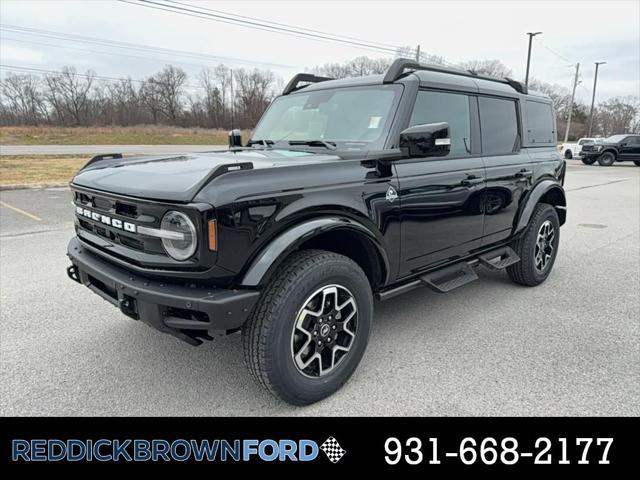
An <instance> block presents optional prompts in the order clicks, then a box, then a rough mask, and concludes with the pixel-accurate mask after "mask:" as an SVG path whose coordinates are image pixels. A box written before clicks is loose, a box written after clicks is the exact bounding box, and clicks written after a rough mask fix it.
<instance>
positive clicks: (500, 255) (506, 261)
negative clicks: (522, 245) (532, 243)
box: [478, 247, 520, 270]
mask: <svg viewBox="0 0 640 480" xmlns="http://www.w3.org/2000/svg"><path fill="white" fill-rule="evenodd" d="M478 261H479V262H480V264H481V265H482V266H484V267H487V268H488V269H489V270H503V269H505V268H507V267H508V266H510V265H513V264H514V263H518V262H519V261H520V257H519V256H518V254H517V253H516V252H514V251H513V249H512V248H511V247H503V248H499V249H498V250H493V251H491V252H489V253H485V254H484V255H480V256H479V257H478Z"/></svg>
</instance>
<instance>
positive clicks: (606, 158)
mask: <svg viewBox="0 0 640 480" xmlns="http://www.w3.org/2000/svg"><path fill="white" fill-rule="evenodd" d="M615 161H616V157H615V155H614V154H613V153H611V152H604V153H603V154H602V155H600V156H599V157H598V163H599V164H600V166H602V167H610V166H611V165H613V162H615Z"/></svg>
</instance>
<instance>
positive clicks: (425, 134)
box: [400, 122, 451, 157]
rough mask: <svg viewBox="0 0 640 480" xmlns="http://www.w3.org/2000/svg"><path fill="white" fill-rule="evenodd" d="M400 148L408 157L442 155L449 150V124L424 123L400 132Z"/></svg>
mask: <svg viewBox="0 0 640 480" xmlns="http://www.w3.org/2000/svg"><path fill="white" fill-rule="evenodd" d="M400 148H401V149H403V150H406V153H407V155H409V157H443V156H445V155H447V154H448V153H449V151H450V150H451V138H449V124H448V123H447V122H441V123H426V124H422V125H414V126H413V127H409V128H407V129H406V130H403V131H402V132H400Z"/></svg>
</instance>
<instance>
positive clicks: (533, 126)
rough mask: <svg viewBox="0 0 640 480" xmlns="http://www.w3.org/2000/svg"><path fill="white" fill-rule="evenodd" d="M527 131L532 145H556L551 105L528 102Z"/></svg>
mask: <svg viewBox="0 0 640 480" xmlns="http://www.w3.org/2000/svg"><path fill="white" fill-rule="evenodd" d="M527 130H528V131H527V133H528V137H527V140H529V142H530V143H555V141H556V132H555V131H554V130H553V111H552V110H551V105H550V104H548V103H540V102H531V101H527Z"/></svg>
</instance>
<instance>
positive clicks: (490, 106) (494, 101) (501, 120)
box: [478, 97, 520, 155]
mask: <svg viewBox="0 0 640 480" xmlns="http://www.w3.org/2000/svg"><path fill="white" fill-rule="evenodd" d="M478 103H479V106H480V130H481V133H482V154H483V155H498V154H501V153H511V152H514V151H517V150H518V149H519V147H520V137H519V135H518V118H517V115H516V102H515V101H514V100H505V99H501V98H487V97H480V98H478Z"/></svg>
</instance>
